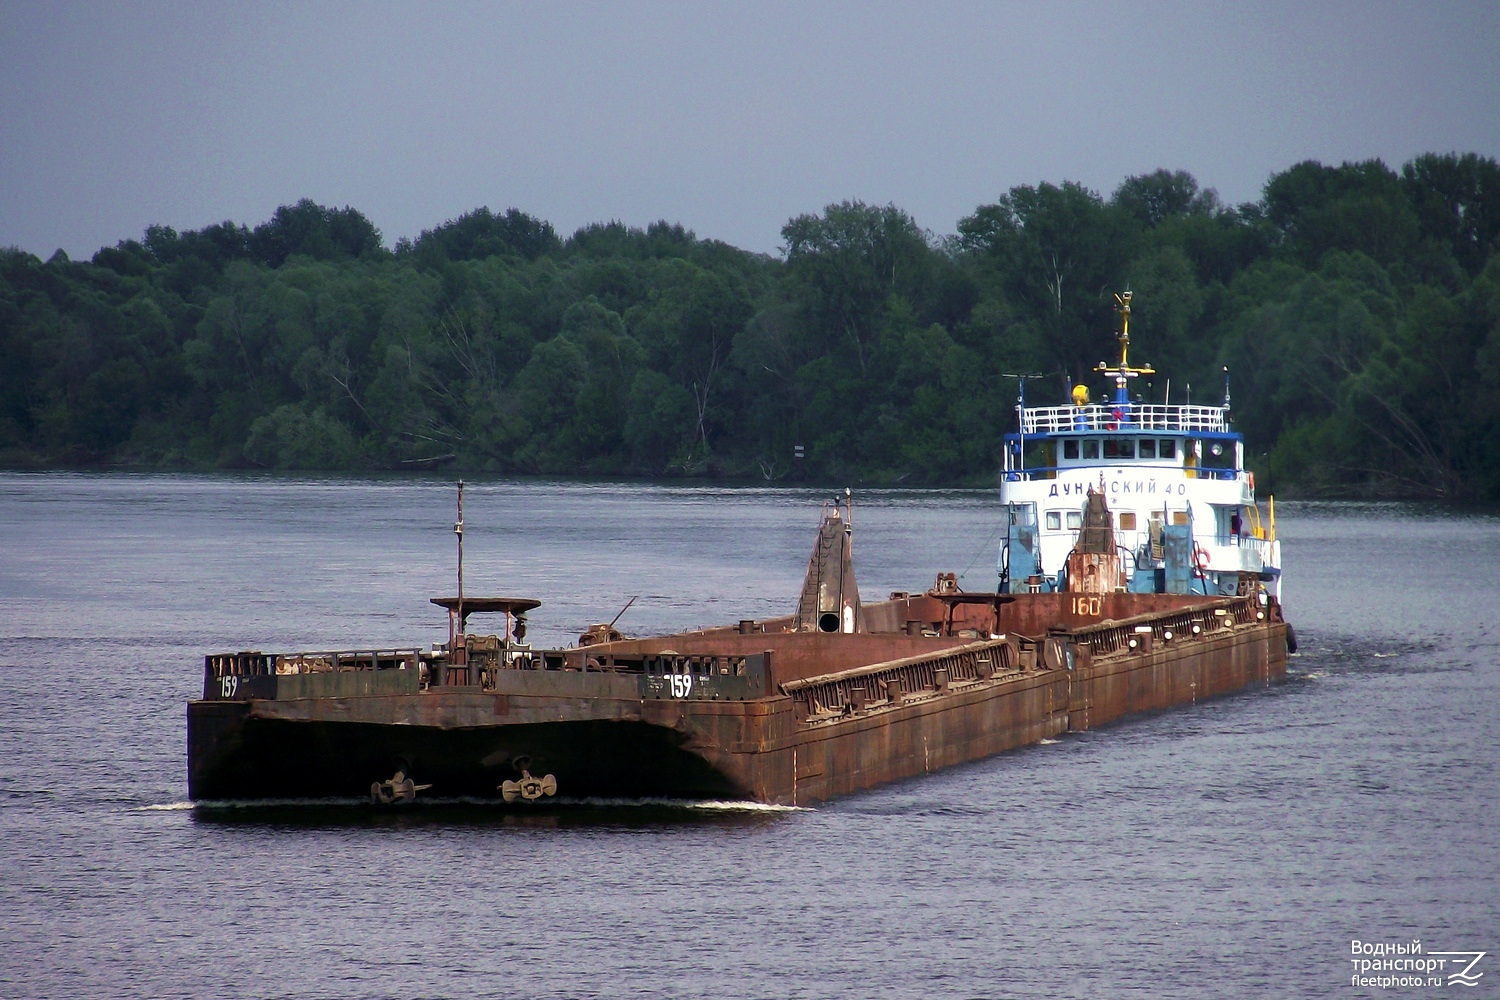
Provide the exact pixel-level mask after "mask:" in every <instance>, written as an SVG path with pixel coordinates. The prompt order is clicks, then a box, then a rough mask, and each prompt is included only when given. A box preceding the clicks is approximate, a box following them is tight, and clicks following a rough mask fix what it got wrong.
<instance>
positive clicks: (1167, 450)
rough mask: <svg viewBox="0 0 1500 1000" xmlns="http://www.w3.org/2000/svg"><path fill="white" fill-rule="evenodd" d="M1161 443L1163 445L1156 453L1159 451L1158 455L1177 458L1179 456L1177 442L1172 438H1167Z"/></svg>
mask: <svg viewBox="0 0 1500 1000" xmlns="http://www.w3.org/2000/svg"><path fill="white" fill-rule="evenodd" d="M1159 443H1160V445H1161V447H1160V448H1158V449H1157V452H1156V453H1157V455H1158V456H1160V457H1161V458H1176V457H1177V442H1176V441H1174V440H1172V439H1171V438H1167V439H1166V440H1164V441H1161V442H1159Z"/></svg>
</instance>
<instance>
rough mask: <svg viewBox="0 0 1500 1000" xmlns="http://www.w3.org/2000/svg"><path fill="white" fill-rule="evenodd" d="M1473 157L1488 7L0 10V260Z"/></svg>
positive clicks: (769, 240)
mask: <svg viewBox="0 0 1500 1000" xmlns="http://www.w3.org/2000/svg"><path fill="white" fill-rule="evenodd" d="M1450 151H1458V152H1477V153H1480V154H1482V155H1485V156H1491V157H1497V158H1500V3H1495V2H1479V3H1470V2H1463V0H1451V2H1437V3H1433V2H1423V3H1384V2H1380V0H1365V2H1357V3H1343V2H1339V3H1328V2H1315V0H1306V2H1300V3H1279V2H1265V3H1228V2H1226V3H1212V2H1198V3H1181V4H1176V3H1153V2H1141V3H1040V2H1037V3H1000V2H986V3H962V2H951V3H941V4H938V3H932V4H926V3H914V2H906V3H886V2H876V0H871V2H864V3H849V4H834V3H811V2H802V3H775V4H771V3H751V2H733V3H730V2H721V3H707V2H702V3H694V2H677V0H668V2H655V3H638V4H628V5H627V4H617V3H606V2H603V0H600V2H594V3H586V4H574V3H565V2H549V3H536V4H509V3H478V4H468V3H437V2H430V3H380V2H361V3H331V2H305V3H280V2H272V3H260V2H214V3H196V2H184V0H177V2H172V3H126V2H102V0H64V2H44V0H0V247H5V246H14V247H19V248H20V249H23V250H27V251H30V252H32V253H35V254H37V255H38V256H40V257H43V258H46V257H48V256H50V255H51V254H52V252H53V251H54V250H57V249H62V250H64V251H66V252H67V254H68V255H69V256H71V257H73V258H75V259H80V258H86V257H89V256H91V255H92V254H93V253H94V252H95V251H96V250H98V249H99V248H100V247H102V246H113V245H114V244H116V243H117V242H119V241H121V240H125V239H138V238H140V237H141V236H142V234H143V233H144V232H145V229H146V227H147V226H150V225H153V224H160V225H168V226H172V227H174V228H176V229H178V230H179V231H181V230H187V229H198V228H202V227H203V226H206V225H211V224H213V223H216V222H221V221H224V220H231V221H234V222H237V223H245V224H248V225H250V226H255V225H258V224H259V223H261V222H264V221H266V220H267V219H269V218H270V217H271V215H272V213H273V212H274V211H275V210H276V208H277V207H278V206H279V205H283V204H291V203H294V202H296V201H297V200H298V199H300V198H311V199H313V200H314V201H316V202H318V203H320V204H323V205H326V206H329V207H333V208H342V207H344V206H346V205H347V206H351V207H353V208H356V209H358V210H359V211H360V212H362V213H364V215H365V216H366V217H367V218H369V219H370V221H372V222H373V223H374V224H375V225H376V226H377V227H378V228H379V229H380V231H381V233H382V235H383V237H384V239H385V241H386V243H387V245H391V244H394V243H395V241H396V240H397V239H399V238H401V237H403V236H406V237H413V238H415V237H416V236H418V235H419V234H420V233H421V232H422V230H424V229H430V228H433V227H434V226H437V225H440V224H442V223H443V222H444V221H446V220H449V219H453V218H457V217H458V216H460V215H462V214H463V213H465V212H468V211H471V210H473V209H475V208H478V207H480V206H488V207H490V208H491V209H493V210H495V211H497V212H498V211H503V210H505V209H507V208H511V207H514V208H519V209H521V210H522V211H525V212H528V213H530V214H532V215H534V216H538V217H541V218H545V219H547V220H548V221H550V222H551V223H552V224H553V225H554V226H555V227H556V228H557V230H558V232H559V234H560V235H563V236H566V235H568V234H569V233H571V232H573V231H574V230H575V229H577V228H578V227H579V226H582V225H586V224H588V223H591V222H598V221H609V220H619V221H622V222H625V223H627V224H629V225H632V226H645V225H647V224H649V223H651V222H654V221H656V220H658V219H665V220H667V221H669V222H678V223H681V224H682V225H684V226H686V227H687V228H689V229H691V230H693V231H694V232H696V233H697V235H698V236H699V237H701V238H705V239H719V240H723V241H725V242H727V243H731V244H734V245H736V246H739V247H743V248H745V249H748V250H754V251H760V252H766V253H776V252H778V250H779V248H780V246H781V227H782V226H783V225H784V224H785V223H786V221H787V220H788V219H790V218H792V217H793V216H796V215H799V214H801V213H805V212H812V213H816V212H820V211H821V210H822V209H823V207H824V206H825V205H828V204H831V203H835V202H839V201H844V200H850V199H858V200H862V201H865V202H868V203H872V204H881V205H884V204H887V203H892V204H895V205H897V206H899V207H900V208H903V209H905V210H906V211H908V212H910V213H911V214H912V215H913V216H914V217H915V218H916V220H917V222H918V223H919V224H920V225H922V226H924V227H926V228H928V229H930V230H932V231H933V232H934V233H936V234H938V235H943V234H947V233H952V232H954V231H955V229H956V227H957V224H958V221H959V220H960V219H962V218H963V217H965V216H967V215H970V214H972V213H973V211H974V210H975V209H976V208H977V207H978V206H980V205H983V204H989V203H992V202H994V201H995V200H996V199H997V198H999V197H1000V196H1001V195H1002V194H1004V193H1005V192H1006V191H1008V190H1009V189H1010V188H1012V187H1014V186H1017V185H1022V184H1038V183H1041V182H1043V181H1048V182H1052V183H1061V182H1062V181H1065V180H1070V181H1077V182H1079V183H1082V184H1084V185H1086V186H1088V187H1090V188H1092V189H1094V190H1095V191H1097V192H1099V193H1100V194H1101V195H1103V196H1105V197H1108V196H1109V195H1110V194H1111V193H1112V192H1113V191H1114V189H1115V188H1116V187H1117V186H1118V185H1119V183H1120V182H1121V181H1122V180H1124V179H1125V178H1127V177H1129V176H1132V175H1135V174H1141V173H1147V172H1150V171H1152V170H1155V169H1157V168H1163V167H1164V168H1167V169H1171V170H1186V171H1188V172H1190V173H1191V174H1193V175H1194V177H1196V178H1197V179H1198V182H1199V184H1200V185H1202V186H1203V187H1212V188H1215V189H1216V190H1217V191H1218V192H1219V194H1220V196H1221V197H1222V198H1223V199H1224V200H1225V201H1226V202H1229V203H1239V202H1243V201H1254V200H1257V199H1258V198H1259V197H1260V193H1261V190H1262V188H1263V186H1264V184H1265V182H1266V180H1267V179H1268V178H1269V177H1270V176H1271V175H1272V174H1273V173H1276V172H1279V171H1281V170H1285V169H1286V168H1287V167H1290V166H1292V165H1293V164H1295V163H1298V162H1300V161H1302V160H1308V159H1314V160H1319V161H1321V162H1324V163H1330V164H1334V163H1340V162H1343V161H1346V160H1355V161H1357V160H1365V159H1370V158H1375V157H1378V158H1380V159H1382V160H1384V161H1385V162H1386V163H1387V164H1388V165H1390V166H1392V167H1395V168H1399V167H1400V165H1401V164H1402V163H1405V162H1406V161H1407V160H1409V159H1411V158H1412V157H1414V156H1417V155H1419V154H1421V153H1424V152H1450Z"/></svg>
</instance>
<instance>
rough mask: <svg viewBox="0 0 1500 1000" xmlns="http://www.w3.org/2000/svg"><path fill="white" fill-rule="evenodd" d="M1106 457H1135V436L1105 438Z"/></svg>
mask: <svg viewBox="0 0 1500 1000" xmlns="http://www.w3.org/2000/svg"><path fill="white" fill-rule="evenodd" d="M1104 457H1105V458H1135V439H1134V438H1105V439H1104Z"/></svg>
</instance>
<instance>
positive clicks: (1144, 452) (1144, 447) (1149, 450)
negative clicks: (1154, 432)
mask: <svg viewBox="0 0 1500 1000" xmlns="http://www.w3.org/2000/svg"><path fill="white" fill-rule="evenodd" d="M1138 447H1139V448H1140V454H1141V457H1142V458H1155V457H1156V439H1155V438H1142V439H1141V440H1140V442H1139V444H1138Z"/></svg>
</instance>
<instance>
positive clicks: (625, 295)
mask: <svg viewBox="0 0 1500 1000" xmlns="http://www.w3.org/2000/svg"><path fill="white" fill-rule="evenodd" d="M782 236H783V239H784V246H783V254H782V255H781V256H779V257H773V256H768V255H763V254H754V253H748V252H745V251H742V250H738V249H736V248H734V247H731V246H728V245H726V244H724V243H721V242H717V241H714V240H704V239H699V238H697V237H696V236H695V235H694V234H693V233H691V232H688V231H686V230H684V229H683V228H682V227H681V226H678V225H670V224H668V223H665V222H660V223H657V224H655V225H651V226H648V227H647V228H645V229H644V230H642V229H635V228H627V227H625V226H623V225H620V224H618V223H609V224H598V225H591V226H587V227H584V228H583V229H580V230H579V231H578V232H576V233H573V234H572V235H571V236H569V237H567V238H566V239H564V238H562V237H560V236H559V235H558V234H557V233H556V232H555V231H554V230H553V228H552V226H551V225H550V224H548V223H547V222H545V221H543V220H541V219H537V218H533V217H532V216H530V215H527V214H526V213H524V212H521V211H518V210H515V209H511V210H509V211H506V212H505V213H504V214H496V213H493V212H491V211H490V210H488V209H485V208H481V209H479V210H477V211H474V212H471V213H469V214H467V215H465V216H463V217H461V218H459V219H457V220H453V221H450V222H447V223H445V224H443V225H440V226H437V227H436V228H434V229H431V230H428V231H425V232H423V233H422V234H421V236H419V237H418V238H417V239H415V240H407V239H403V240H401V241H400V242H399V243H397V244H396V246H395V248H394V250H387V249H385V247H384V245H383V243H382V239H381V235H380V233H379V232H378V231H377V230H376V229H375V227H374V226H373V225H371V224H370V222H369V220H367V219H366V218H365V217H364V216H363V215H361V214H360V213H359V212H358V211H355V210H354V209H352V208H344V209H329V208H325V207H322V206H319V205H316V204H314V203H312V202H310V201H306V200H304V201H302V202H299V203H298V204H296V205H290V206H285V207H283V208H281V209H278V210H277V212H276V213H275V215H274V216H273V217H272V218H271V219H270V220H269V221H268V222H266V223H264V224H262V225H259V226H256V227H255V228H253V229H251V228H248V227H246V226H244V225H240V224H236V223H232V222H225V223H223V224H220V225H216V226H209V227H208V228H206V229H202V230H198V231H190V232H183V233H178V232H175V231H174V230H172V229H170V228H166V227H162V226H153V227H152V228H150V229H148V230H147V231H146V233H145V234H144V237H143V238H142V239H139V240H133V239H132V240H126V241H123V242H121V243H119V244H118V245H117V246H114V247H109V248H105V249H101V250H100V251H99V252H98V253H96V254H95V255H94V257H93V259H92V260H91V261H89V262H86V263H85V262H75V261H70V260H69V259H68V258H67V257H66V255H64V254H63V253H62V252H60V251H59V252H58V253H57V254H55V255H54V256H53V257H52V258H51V259H50V260H48V261H46V262H43V261H41V260H40V259H38V258H37V257H35V256H32V255H30V254H27V253H23V252H20V251H16V250H9V251H0V466H5V467H12V468H15V467H36V466H51V465H130V466H142V467H168V468H174V467H197V468H202V467H220V468H246V467H256V468H293V469H343V470H353V469H401V468H423V467H429V466H433V465H439V464H449V463H451V464H452V465H453V466H454V467H455V468H458V469H468V470H492V471H498V472H507V473H547V474H588V475H610V476H613V475H649V476H659V475H692V476H732V477H753V478H762V477H764V478H768V479H780V478H783V477H787V476H791V477H798V478H805V479H836V480H837V481H840V482H843V481H854V482H865V483H893V482H905V483H908V484H928V483H972V482H989V481H993V475H994V471H995V469H996V467H997V465H998V463H999V454H1000V441H1001V435H1002V433H1004V432H1005V431H1006V430H1008V429H1011V428H1012V427H1013V425H1014V419H1015V418H1014V413H1013V407H1014V404H1015V396H1016V380H1015V378H1013V377H1011V376H1012V375H1014V374H1016V373H1034V374H1038V375H1042V376H1044V377H1043V378H1041V379H1039V380H1037V381H1033V382H1031V383H1030V384H1029V387H1028V393H1029V399H1030V400H1031V401H1033V402H1039V401H1048V400H1055V401H1056V402H1062V401H1063V400H1064V392H1065V386H1066V380H1067V379H1068V378H1071V379H1073V380H1075V381H1084V382H1088V383H1090V384H1091V385H1092V386H1093V388H1094V389H1095V391H1096V393H1098V392H1102V391H1103V390H1104V388H1105V387H1104V386H1103V384H1102V383H1101V382H1100V380H1099V377H1098V376H1097V375H1094V374H1092V372H1091V369H1092V368H1093V366H1094V365H1095V364H1096V363H1097V362H1098V361H1100V360H1102V359H1106V358H1112V357H1113V335H1114V331H1115V330H1116V328H1117V326H1116V323H1117V320H1116V318H1115V316H1114V315H1113V313H1112V308H1111V307H1112V303H1113V296H1112V293H1113V292H1115V291H1119V290H1123V289H1125V288H1131V289H1133V290H1134V292H1135V300H1134V305H1135V309H1134V314H1133V318H1132V334H1133V337H1132V340H1133V344H1134V349H1133V352H1132V357H1133V359H1136V360H1145V361H1149V362H1151V363H1152V364H1154V365H1155V367H1156V369H1157V371H1158V374H1157V375H1156V376H1155V378H1154V380H1153V381H1151V382H1149V383H1145V384H1142V385H1141V386H1140V387H1139V388H1140V390H1141V392H1142V393H1143V394H1144V395H1146V396H1147V397H1149V398H1150V399H1152V400H1156V401H1160V400H1161V399H1162V397H1163V395H1164V394H1165V393H1166V392H1167V390H1168V386H1167V378H1168V377H1170V378H1171V380H1172V381H1171V387H1170V391H1171V397H1172V401H1174V402H1179V401H1186V400H1187V398H1188V393H1189V392H1191V393H1192V396H1193V398H1195V399H1197V400H1199V401H1209V400H1217V399H1219V398H1220V397H1221V395H1222V392H1223V388H1222V375H1221V370H1222V367H1223V366H1228V368H1229V370H1230V373H1231V377H1232V380H1233V381H1232V386H1233V398H1234V405H1235V411H1234V412H1235V420H1236V423H1237V426H1238V427H1239V428H1240V429H1241V430H1243V431H1244V433H1245V435H1246V440H1247V446H1248V449H1249V451H1250V452H1251V453H1252V455H1253V456H1254V459H1253V464H1254V466H1255V467H1256V468H1257V470H1258V472H1259V474H1260V475H1261V476H1262V477H1263V480H1262V481H1263V485H1264V484H1266V483H1267V482H1269V483H1270V484H1271V485H1273V486H1274V487H1275V488H1278V489H1282V490H1294V491H1299V492H1302V493H1303V494H1325V495H1327V494H1344V495H1355V494H1360V495H1411V496H1424V495H1425V496H1445V497H1453V498H1465V499H1482V500H1489V501H1496V500H1500V261H1497V257H1496V249H1497V245H1500V166H1497V164H1496V162H1495V160H1493V159H1489V158H1484V157H1480V156H1477V155H1473V154H1466V155H1458V154H1449V155H1426V156H1421V157H1419V158H1417V159H1415V160H1413V161H1412V162H1410V163H1407V164H1406V165H1405V166H1403V167H1402V168H1401V170H1400V171H1399V172H1397V171H1393V170H1391V169H1389V168H1388V167H1386V166H1385V165H1384V164H1382V163H1380V162H1378V161H1371V162H1366V163H1346V164H1343V165H1341V166H1324V165H1321V164H1319V163H1316V162H1305V163H1300V164H1297V165H1296V166H1293V167H1291V168H1290V169H1288V170H1286V171H1285V172H1283V173H1279V174H1276V175H1274V176H1273V177H1272V178H1271V179H1270V180H1269V182H1268V183H1267V184H1266V186H1265V189H1264V193H1263V196H1262V198H1261V200H1260V201H1258V202H1255V203H1248V204H1243V205H1239V206H1229V205H1224V204H1221V203H1220V201H1219V199H1218V197H1217V196H1216V195H1215V193H1214V192H1213V191H1212V190H1203V189H1200V188H1199V186H1198V184H1197V182H1196V181H1195V180H1194V178H1193V177H1191V176H1190V175H1188V174H1186V173H1182V172H1169V171H1165V170H1161V171H1157V172H1155V173H1151V174H1144V175H1140V176H1136V177H1131V178H1129V179H1127V180H1126V181H1124V182H1123V183H1122V184H1121V185H1120V186H1119V188H1118V189H1117V190H1116V191H1115V192H1114V193H1113V195H1112V196H1110V197H1109V198H1108V199H1105V198H1103V197H1101V196H1100V195H1099V194H1097V193H1095V192H1093V191H1090V190H1088V189H1086V188H1084V187H1081V186H1079V185H1077V184H1073V183H1063V184H1060V185H1054V184H1048V183H1043V184H1040V185H1037V186H1035V187H1032V186H1022V187H1016V188H1013V189H1011V190H1010V191H1009V192H1008V193H1006V194H1005V195H1003V196H1002V197H1000V198H999V199H998V200H997V201H996V202H995V203H993V204H987V205H981V206H978V207H977V208H976V209H975V211H974V213H973V214H972V215H970V216H969V217H967V218H965V219H963V220H962V221H961V222H960V223H959V225H958V231H957V233H955V234H953V235H950V236H941V237H940V236H935V235H933V234H932V233H930V232H926V231H924V230H922V229H920V228H919V227H918V226H917V225H916V223H915V222H914V221H913V219H912V218H911V216H909V215H907V214H906V213H905V212H903V211H902V210H901V209H900V208H898V207H896V206H884V207H881V206H872V205H866V204H862V203H860V202H845V203H842V204H838V205H830V206H828V207H827V208H826V209H825V210H824V211H823V212H822V213H821V214H817V215H811V214H809V215H802V216H798V217H797V218H794V219H792V220H790V221H789V222H787V224H786V225H785V227H784V228H783V229H782ZM1190 387H1191V388H1190ZM797 445H802V446H803V447H804V449H805V457H804V458H802V459H796V458H794V457H793V456H794V447H795V446H797Z"/></svg>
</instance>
